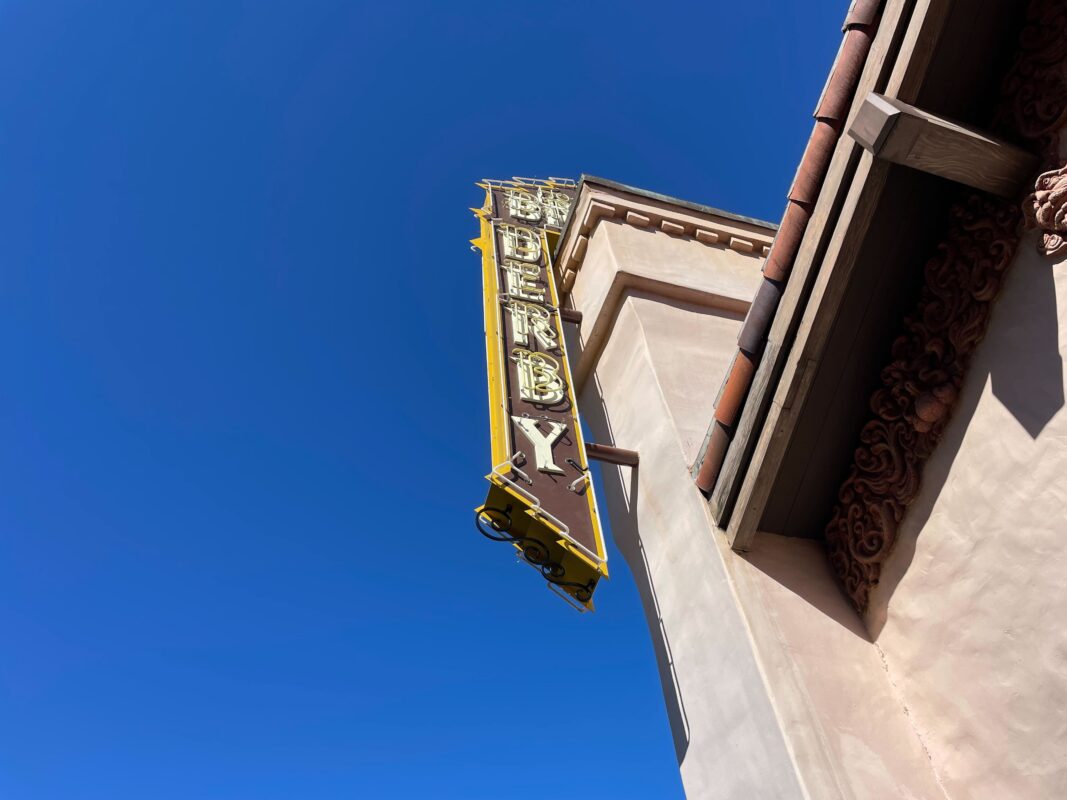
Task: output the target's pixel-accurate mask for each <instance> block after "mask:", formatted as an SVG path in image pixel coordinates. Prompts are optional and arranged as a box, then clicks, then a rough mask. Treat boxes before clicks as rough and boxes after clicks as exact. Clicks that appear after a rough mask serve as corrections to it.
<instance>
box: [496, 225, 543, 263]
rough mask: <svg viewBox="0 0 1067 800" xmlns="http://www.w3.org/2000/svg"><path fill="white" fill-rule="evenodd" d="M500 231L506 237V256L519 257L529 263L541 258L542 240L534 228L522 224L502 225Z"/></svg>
mask: <svg viewBox="0 0 1067 800" xmlns="http://www.w3.org/2000/svg"><path fill="white" fill-rule="evenodd" d="M500 232H501V234H503V237H504V256H505V257H506V258H517V259H518V260H519V261H525V262H527V263H528V264H535V263H537V262H538V261H540V260H541V240H540V239H538V238H537V234H536V233H534V232H533V231H532V230H530V229H529V228H524V227H522V226H521V225H501V226H500Z"/></svg>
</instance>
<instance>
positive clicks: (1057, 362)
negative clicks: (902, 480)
mask: <svg viewBox="0 0 1067 800" xmlns="http://www.w3.org/2000/svg"><path fill="white" fill-rule="evenodd" d="M1057 269H1067V262H1064V263H1058V264H1057V263H1054V262H1052V261H1050V260H1048V259H1046V258H1044V257H1042V256H1040V255H1039V254H1038V253H1037V252H1036V249H1035V247H1034V238H1033V236H1032V235H1031V236H1026V237H1024V238H1023V240H1022V242H1021V243H1020V246H1019V250H1018V256H1017V260H1016V263H1015V264H1014V265H1013V266H1012V269H1011V272H1010V273H1009V275H1008V277H1007V279H1006V281H1005V286H1004V291H1003V293H1002V295H1001V297H1000V298H999V299H998V300H997V302H996V305H995V306H994V307H993V315H992V319H991V321H990V330H989V335H988V337H987V339H986V340H985V341H983V342H982V343H981V344H980V345H979V346H978V351H977V352H976V354H975V359H974V361H973V362H972V364H971V368H970V371H969V372H968V374H967V376H966V378H965V379H964V384H963V391H962V392H961V393H960V399H959V402H958V403H957V405H956V407H955V408H954V409H953V410H952V418H951V420H950V421H949V424H948V426H947V427H946V429H945V435H944V438H943V439H942V440H941V442H940V443H939V444H938V446H937V449H936V450H935V451H934V453H933V455H932V456H931V457H930V460H929V461H927V463H926V465H925V467H924V469H923V476H922V489H921V490H920V491H919V496H918V497H917V498H916V499H915V502H914V503H912V505H911V507H910V508H909V509H908V511H907V514H906V515H905V517H904V521H903V523H902V524H901V526H900V530H899V531H898V534H897V542H896V545H895V546H894V548H893V552H892V554H891V555H890V557H889V559H888V560H887V561H886V563H885V566H884V567H883V569H882V575H881V579H880V581H879V586H878V589H877V591H876V592H873V593H872V594H871V602H870V607H869V609H868V612H867V629H868V630H869V631H870V634H871V638H872V639H874V640H875V641H877V640H878V636H879V634H880V633H881V632H882V628H883V627H885V623H886V618H887V616H888V612H889V604H890V603H891V602H892V598H893V594H894V593H895V592H896V589H897V587H898V586H899V584H900V582H901V580H902V579H903V578H904V575H905V574H906V573H907V571H908V568H909V567H910V566H911V562H912V560H913V559H914V557H915V547H916V544H917V541H918V537H919V536H920V535H921V534H922V531H923V530H924V528H925V527H926V523H927V521H928V520H929V519H930V515H931V513H932V512H933V509H934V506H935V505H936V503H937V499H938V497H940V495H941V491H942V490H943V489H944V486H945V482H946V481H947V480H948V476H949V473H950V472H951V470H952V465H953V463H954V462H955V460H956V455H957V454H958V453H959V449H960V445H961V444H962V443H963V438H964V436H965V435H966V433H967V430H968V428H969V427H970V422H971V418H972V417H973V416H974V412H975V409H976V408H977V407H978V401H979V399H980V398H981V397H982V394H983V392H984V391H985V386H986V383H987V382H990V383H991V384H992V392H993V395H994V396H995V397H996V398H997V400H999V401H1000V402H1001V403H1002V404H1003V406H1004V408H1005V409H1007V411H1008V412H1009V413H1010V414H1011V415H1012V416H1013V417H1014V418H1015V419H1016V420H1017V421H1018V423H1019V424H1020V425H1021V426H1022V427H1023V428H1024V429H1025V430H1026V432H1027V433H1028V434H1029V435H1030V437H1031V438H1033V439H1037V437H1038V436H1039V435H1040V433H1041V431H1042V430H1044V428H1045V426H1046V425H1047V424H1048V423H1049V422H1050V421H1051V420H1052V418H1053V417H1054V416H1055V415H1056V413H1057V412H1058V411H1059V410H1060V409H1061V408H1063V406H1064V392H1063V359H1062V357H1061V356H1060V351H1059V319H1058V313H1057V310H1056V285H1055V270H1057Z"/></svg>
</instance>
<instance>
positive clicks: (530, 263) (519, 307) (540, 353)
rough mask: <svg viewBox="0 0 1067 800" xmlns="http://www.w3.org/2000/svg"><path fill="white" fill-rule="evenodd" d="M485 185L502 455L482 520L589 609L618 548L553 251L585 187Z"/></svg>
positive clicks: (492, 370)
mask: <svg viewBox="0 0 1067 800" xmlns="http://www.w3.org/2000/svg"><path fill="white" fill-rule="evenodd" d="M485 186H486V190H487V202H486V207H485V208H483V209H482V210H481V212H480V214H479V216H481V218H482V226H483V236H482V238H481V239H479V240H476V242H477V243H478V244H479V246H480V247H481V248H482V251H483V278H484V284H485V286H484V290H485V293H486V297H485V313H486V336H487V342H486V353H487V357H488V361H489V378H490V404H491V414H492V415H493V420H492V428H493V453H494V462H496V463H495V465H494V469H493V472H492V473H490V475H489V476H488V477H489V480H490V482H491V483H492V484H494V491H491V492H490V499H489V501H487V503H486V505H485V506H483V507H482V508H481V509H479V518H480V521H481V522H483V523H488V524H490V526H491V529H492V530H494V531H495V532H496V533H498V534H501V536H504V535H505V534H509V535H510V536H511V537H512V539H514V541H513V542H512V543H513V544H515V546H516V547H517V548H518V549H519V550H520V551H521V552H522V553H523V556H524V557H525V558H526V560H527V561H529V562H530V563H532V564H534V565H535V566H537V567H538V568H540V569H541V572H542V574H543V575H544V576H545V578H546V579H547V580H548V581H549V582H550V583H551V584H553V585H554V586H555V587H557V588H562V589H563V590H564V591H565V592H567V593H568V594H569V595H570V596H571V597H573V598H575V599H577V600H578V601H579V602H580V603H582V604H583V605H588V600H589V598H590V597H591V596H592V590H593V587H595V585H596V581H597V580H598V579H599V577H600V576H601V575H605V574H607V565H606V555H605V552H604V543H603V537H602V534H601V531H600V525H599V521H598V519H597V510H596V501H595V498H594V497H593V487H592V483H591V479H590V475H589V470H588V462H587V460H586V457H585V449H584V445H583V443H582V437H581V429H580V427H579V423H578V416H577V408H576V407H575V398H574V393H573V390H572V389H571V373H570V367H569V365H568V363H567V354H566V346H565V343H564V338H563V328H562V322H561V320H560V316H559V311H558V297H557V294H556V289H555V285H554V282H553V276H552V269H551V261H550V259H551V253H550V252H549V233H550V232H552V231H558V230H559V229H560V228H561V227H562V225H563V222H564V220H565V218H566V214H567V210H568V208H569V206H570V202H571V200H572V199H573V196H574V189H573V188H572V187H573V185H572V184H569V182H568V183H567V184H559V183H556V182H536V183H535V182H523V183H515V182H491V183H487V184H485ZM487 240H488V241H487ZM498 459H499V460H498ZM502 528H506V529H507V530H506V531H504V530H501V529H502ZM483 532H484V531H483ZM487 535H488V534H487ZM490 538H495V537H493V536H491V537H490ZM503 540H507V539H506V538H504V539H503Z"/></svg>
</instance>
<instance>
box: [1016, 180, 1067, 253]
mask: <svg viewBox="0 0 1067 800" xmlns="http://www.w3.org/2000/svg"><path fill="white" fill-rule="evenodd" d="M1023 215H1024V216H1025V218H1026V227H1027V228H1036V229H1038V230H1040V231H1041V232H1042V237H1041V243H1040V244H1039V245H1038V249H1039V250H1040V251H1041V252H1042V253H1043V254H1045V255H1047V256H1054V255H1057V254H1059V253H1061V252H1062V251H1063V250H1064V249H1067V165H1065V166H1063V167H1060V168H1059V169H1054V170H1050V171H1048V172H1043V173H1042V174H1041V175H1040V176H1038V179H1037V184H1036V186H1035V189H1034V192H1033V193H1032V194H1030V195H1029V196H1027V198H1026V199H1025V200H1024V201H1023Z"/></svg>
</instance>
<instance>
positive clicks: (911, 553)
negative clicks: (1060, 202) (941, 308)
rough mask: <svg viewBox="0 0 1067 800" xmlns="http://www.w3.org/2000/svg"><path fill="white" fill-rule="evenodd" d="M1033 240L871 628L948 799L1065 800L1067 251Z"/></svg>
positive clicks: (887, 576) (906, 528) (980, 354)
mask: <svg viewBox="0 0 1067 800" xmlns="http://www.w3.org/2000/svg"><path fill="white" fill-rule="evenodd" d="M1036 242H1037V236H1036V234H1029V235H1028V236H1027V237H1026V238H1025V239H1024V240H1023V242H1022V244H1021V245H1020V248H1019V252H1018V255H1017V257H1016V261H1015V264H1014V265H1013V266H1012V268H1011V272H1010V274H1009V276H1008V278H1007V280H1006V283H1005V286H1004V289H1003V293H1002V295H1001V297H1000V299H999V300H998V301H997V304H996V306H995V308H994V311H993V316H992V319H991V323H990V327H989V331H988V333H987V335H986V339H985V341H984V342H983V343H982V344H981V345H980V347H979V349H978V351H977V353H976V355H975V360H974V362H973V364H972V367H971V370H970V372H969V374H968V375H967V377H966V380H965V383H964V388H963V392H962V394H961V397H960V401H959V403H958V405H957V407H956V409H955V410H954V411H953V417H952V419H951V421H950V423H949V426H948V429H947V431H946V434H945V438H944V440H943V441H942V442H941V444H940V445H939V447H938V448H937V450H936V451H935V453H934V455H933V456H932V458H931V459H930V461H929V462H927V465H926V468H925V471H924V477H923V485H922V490H921V493H920V495H919V497H918V499H917V501H916V502H915V504H914V505H913V506H912V507H911V509H910V510H909V512H908V515H907V516H906V517H905V520H904V523H903V525H902V527H901V529H900V532H899V538H898V543H897V545H896V548H895V550H894V551H893V553H892V554H891V557H890V560H889V562H888V563H887V565H886V568H885V570H884V572H883V580H882V583H881V585H880V586H879V587H878V588H877V591H876V592H875V594H874V595H873V597H872V608H871V613H870V620H869V624H870V627H871V629H872V631H873V632H875V633H876V634H877V643H878V646H879V647H880V648H881V649H882V651H883V652H884V654H885V658H886V662H887V664H888V667H889V672H890V675H891V677H892V679H893V681H894V683H895V684H896V685H897V686H898V687H899V689H900V691H901V694H902V698H903V700H904V702H905V703H906V705H907V708H908V711H909V714H910V715H911V717H912V718H913V719H914V721H915V724H916V727H917V729H918V730H919V732H920V735H921V736H922V737H923V740H924V742H925V743H926V746H927V748H928V749H929V751H930V754H931V757H932V759H933V763H934V767H935V769H936V770H937V772H938V775H939V777H940V779H941V782H942V784H943V785H944V787H945V790H946V793H947V795H948V796H949V797H951V798H953V800H964V799H965V798H967V799H970V798H975V799H976V800H977V799H979V798H989V800H994V799H996V800H1001V798H1052V797H1067V626H1065V625H1064V619H1067V411H1065V410H1064V396H1065V393H1067V380H1065V377H1064V367H1063V358H1064V355H1065V353H1067V259H1064V258H1060V259H1059V260H1058V262H1057V261H1056V260H1050V259H1048V258H1045V257H1043V256H1040V255H1038V253H1037V252H1036V250H1035V245H1036Z"/></svg>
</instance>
